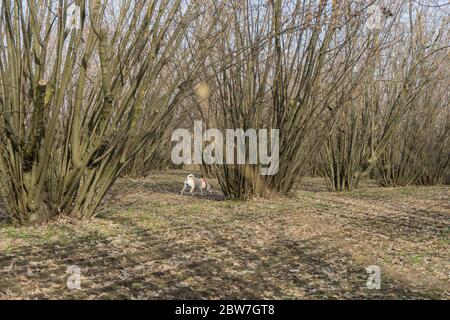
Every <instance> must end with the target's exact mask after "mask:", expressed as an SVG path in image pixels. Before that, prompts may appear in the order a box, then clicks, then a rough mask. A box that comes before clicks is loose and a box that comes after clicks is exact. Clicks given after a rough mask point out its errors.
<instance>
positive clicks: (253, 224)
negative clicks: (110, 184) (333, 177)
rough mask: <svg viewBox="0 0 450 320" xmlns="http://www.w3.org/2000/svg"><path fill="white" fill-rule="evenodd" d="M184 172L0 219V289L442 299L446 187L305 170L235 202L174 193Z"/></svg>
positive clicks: (44, 293)
mask: <svg viewBox="0 0 450 320" xmlns="http://www.w3.org/2000/svg"><path fill="white" fill-rule="evenodd" d="M185 175H186V172H181V171H169V172H163V173H159V174H152V175H150V176H149V177H148V178H145V179H121V180H120V181H119V183H118V184H117V185H116V187H115V188H114V190H113V192H112V193H111V195H110V196H109V197H108V199H107V201H105V205H104V208H103V210H102V211H101V213H100V214H99V215H98V216H97V217H96V218H95V220H94V221H91V222H73V221H67V220H61V221H57V222H54V223H51V224H48V225H45V226H39V227H23V228H13V227H11V226H8V225H0V298H2V299H21V298H26V299H73V298H75V299H174V298H178V299H352V298H354V299H415V298H419V299H449V298H450V283H449V275H450V269H449V261H450V259H449V258H450V255H449V231H450V187H448V186H436V187H408V188H397V189H385V188H378V187H376V186H373V184H370V185H366V186H364V187H363V188H361V189H360V190H358V191H356V192H351V193H348V192H347V193H335V192H328V191H326V188H325V185H324V183H323V180H322V179H320V178H307V179H305V180H304V181H303V183H302V185H300V186H299V188H298V190H297V191H295V192H294V193H293V195H292V196H291V197H284V198H278V199H272V200H263V199H255V200H251V201H247V202H237V201H224V200H223V199H222V197H221V196H220V194H219V193H218V192H216V194H215V195H213V196H204V197H200V196H197V197H192V196H191V195H186V196H184V197H181V196H180V195H179V191H180V189H181V187H182V184H183V180H184V177H185ZM213 184H214V182H213ZM370 265H377V266H379V267H380V269H381V288H380V289H379V290H377V289H375V290H370V289H368V288H367V285H366V283H367V279H368V277H369V274H368V273H367V272H366V267H368V266H370ZM70 266H78V267H79V268H80V270H81V290H70V289H68V288H67V279H68V276H70V273H69V274H68V273H67V271H68V267H70Z"/></svg>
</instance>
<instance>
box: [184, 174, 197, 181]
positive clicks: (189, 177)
mask: <svg viewBox="0 0 450 320" xmlns="http://www.w3.org/2000/svg"><path fill="white" fill-rule="evenodd" d="M194 178H195V176H194V175H193V174H190V175H188V176H187V177H186V180H190V179H194Z"/></svg>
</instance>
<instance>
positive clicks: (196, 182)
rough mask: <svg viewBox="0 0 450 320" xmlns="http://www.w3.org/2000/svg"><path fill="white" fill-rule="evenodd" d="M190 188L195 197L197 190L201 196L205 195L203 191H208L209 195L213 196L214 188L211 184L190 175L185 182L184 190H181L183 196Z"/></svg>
mask: <svg viewBox="0 0 450 320" xmlns="http://www.w3.org/2000/svg"><path fill="white" fill-rule="evenodd" d="M188 187H190V188H191V190H190V192H191V194H192V195H194V191H195V190H196V189H198V190H200V194H201V195H203V190H206V191H207V192H208V193H209V194H212V188H211V186H210V185H209V183H208V182H207V181H206V180H205V179H203V178H196V177H195V176H194V175H193V174H190V175H188V176H187V177H186V180H184V186H183V190H181V195H183V194H184V191H186V189H187V188H188Z"/></svg>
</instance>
